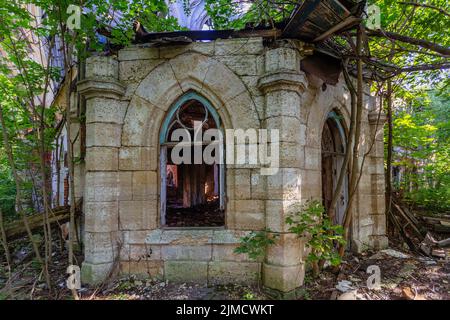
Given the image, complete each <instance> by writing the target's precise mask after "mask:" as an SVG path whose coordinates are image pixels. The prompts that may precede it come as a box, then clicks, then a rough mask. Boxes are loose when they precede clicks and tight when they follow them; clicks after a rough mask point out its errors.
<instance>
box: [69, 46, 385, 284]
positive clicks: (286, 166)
mask: <svg viewBox="0 0 450 320" xmlns="http://www.w3.org/2000/svg"><path fill="white" fill-rule="evenodd" d="M306 56H307V51H306V50H304V49H303V45H302V43H300V42H287V43H284V42H282V43H279V44H278V45H273V44H272V45H271V46H270V47H269V46H267V45H266V44H265V43H264V41H263V39H262V38H243V39H227V40H215V41H210V42H194V43H191V44H185V45H167V46H160V47H152V46H148V45H133V46H130V47H127V48H124V49H122V50H120V51H119V52H118V54H117V55H114V56H94V57H91V58H89V59H88V60H87V61H86V65H85V70H84V72H83V77H82V78H81V79H80V80H79V81H78V85H77V95H74V103H73V105H72V106H71V111H72V115H73V119H74V121H73V124H72V125H73V128H72V129H73V130H72V132H74V135H78V136H79V139H76V144H75V152H76V153H77V154H75V156H81V157H82V158H84V161H82V162H79V163H77V165H76V177H75V187H76V190H75V193H76V196H77V197H79V198H81V197H82V198H83V212H84V215H83V228H82V229H83V240H84V253H85V260H84V262H83V266H82V280H83V281H85V282H88V283H96V282H99V281H102V280H103V279H105V278H106V277H108V276H109V275H110V274H111V273H112V272H117V271H119V272H121V273H123V274H137V275H141V276H146V277H154V278H161V279H168V280H169V281H195V282H202V283H211V284H214V283H229V282H233V283H255V282H256V281H258V279H259V277H261V279H262V282H263V284H264V286H266V287H268V288H271V289H275V290H278V291H281V292H290V291H292V290H294V289H296V288H298V287H299V286H301V285H302V283H303V277H304V273H305V259H306V253H305V240H304V239H300V238H298V237H297V236H296V235H295V234H292V233H290V232H289V227H288V226H287V224H286V222H285V219H286V216H287V214H288V213H289V208H290V207H291V206H292V205H293V204H295V203H299V202H304V201H306V200H310V199H319V200H322V201H323V202H324V204H325V206H326V205H327V202H328V201H329V200H330V194H331V193H332V191H333V187H334V186H335V183H336V176H337V175H338V174H339V165H340V164H342V159H343V154H344V153H345V145H346V135H347V133H348V128H349V121H350V93H349V91H348V90H347V88H346V87H345V81H344V80H343V76H342V75H341V76H340V78H339V82H338V83H337V84H336V85H325V84H324V83H323V81H322V80H320V79H319V78H318V77H316V76H314V75H312V74H308V73H305V72H304V71H302V69H301V67H300V66H301V60H302V59H304V58H305V57H306ZM76 96H78V98H75V97H76ZM375 102H376V101H375V98H374V97H372V96H370V94H368V93H366V94H365V103H364V110H363V120H362V137H361V139H362V141H363V142H362V148H361V157H360V159H361V160H362V159H363V157H362V155H364V154H365V153H366V152H368V151H370V153H369V154H368V156H367V157H366V158H365V165H364V167H363V169H362V176H361V180H360V183H359V186H358V189H357V191H356V197H355V201H354V204H353V207H352V213H353V220H352V227H351V249H352V250H356V251H361V250H365V249H367V248H381V247H385V246H386V245H387V238H386V226H385V224H386V218H385V200H384V168H383V149H384V148H383V125H382V124H383V115H382V114H381V115H380V114H379V112H378V111H379V110H378V109H377V107H376V103H375ZM80 114H84V115H85V117H84V119H85V120H83V121H81V120H80V121H78V122H77V121H75V120H76V119H78V120H79V119H82V117H80ZM194 120H199V121H201V122H202V123H203V124H204V125H205V126H206V127H208V128H217V129H219V130H226V129H233V128H236V129H237V128H239V129H243V130H246V129H250V128H253V129H278V130H279V137H280V142H279V170H278V172H277V173H276V174H274V175H262V174H261V172H260V168H259V166H258V165H257V164H256V165H255V164H248V163H244V164H210V165H201V164H197V165H177V164H174V163H173V162H172V161H171V160H170V159H169V158H170V157H169V154H170V151H171V150H172V148H173V141H171V138H170V137H171V133H172V132H173V129H174V128H176V127H177V126H180V125H181V126H188V125H187V124H189V123H191V122H192V121H194ZM78 131H80V132H81V131H83V132H84V133H83V134H80V132H78ZM373 140H374V141H373ZM372 142H373V143H372ZM225 143H226V141H225ZM372 144H373V145H372ZM225 145H227V144H225ZM236 147H237V146H236ZM343 189H344V191H343V192H342V195H341V197H340V199H339V203H338V206H337V208H336V221H335V222H336V223H342V220H341V219H342V212H343V210H344V209H345V206H346V201H347V200H348V194H347V192H346V190H345V188H343ZM186 217H189V218H186ZM265 229H268V230H270V232H272V233H275V234H277V235H278V237H277V240H276V244H275V245H273V246H270V247H269V248H268V249H267V252H266V255H265V258H264V259H261V260H260V261H259V260H257V261H254V260H252V259H250V258H249V257H248V256H247V255H245V254H236V253H234V249H235V248H236V246H237V245H238V244H239V241H240V238H241V237H243V236H245V235H247V234H248V233H249V232H251V231H257V230H265Z"/></svg>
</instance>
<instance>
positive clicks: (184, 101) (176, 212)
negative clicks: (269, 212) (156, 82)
mask: <svg viewBox="0 0 450 320" xmlns="http://www.w3.org/2000/svg"><path fill="white" fill-rule="evenodd" d="M209 129H218V131H220V130H221V123H220V118H219V116H218V114H217V113H216V111H215V110H214V109H213V108H212V107H211V104H210V103H209V101H208V100H206V99H204V98H203V97H201V96H199V95H197V94H195V93H192V92H191V93H189V94H187V95H185V96H183V97H182V98H181V99H180V100H179V101H178V102H177V103H176V104H175V105H174V106H173V107H172V108H171V110H170V111H169V113H168V115H167V117H166V119H165V121H164V123H163V127H162V130H161V135H160V156H161V161H160V163H161V167H160V174H161V224H162V225H163V226H166V227H220V226H224V225H225V215H224V199H225V195H224V166H223V161H214V162H213V163H211V162H208V161H205V159H204V157H203V154H204V152H205V148H207V146H208V145H209V144H210V143H211V141H204V140H207V139H206V138H205V139H203V135H204V134H205V132H207V130H209ZM180 131H181V132H182V134H183V138H180V135H179V134H178V132H180ZM220 132H221V131H220ZM185 135H188V136H189V137H190V139H188V140H187V141H186V140H185V138H184V137H185ZM180 140H181V141H182V143H183V148H182V150H181V151H180V148H179V146H180ZM211 140H214V138H212V139H211ZM221 147H222V148H223V145H221ZM177 148H178V149H177ZM185 152H186V154H185ZM212 154H213V155H214V156H215V152H212ZM177 156H178V157H182V158H183V159H184V160H183V161H182V163H180V159H177V158H176V157H177ZM222 156H223V153H222V152H220V153H219V155H218V157H222Z"/></svg>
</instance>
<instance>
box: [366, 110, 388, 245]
mask: <svg viewBox="0 0 450 320" xmlns="http://www.w3.org/2000/svg"><path fill="white" fill-rule="evenodd" d="M386 119H387V117H386V115H385V114H384V113H383V112H381V113H380V112H379V110H373V111H371V112H370V113H369V125H370V132H371V136H372V137H374V138H375V141H374V145H373V148H372V152H371V154H370V164H369V165H370V168H371V170H370V173H371V175H370V180H371V186H372V188H371V194H372V195H371V198H372V211H371V218H372V221H373V231H372V235H371V239H370V240H371V244H372V246H373V247H374V248H375V249H384V248H386V247H387V246H388V237H387V235H386V228H387V226H386V203H385V186H386V182H385V172H384V135H383V128H384V124H385V123H386Z"/></svg>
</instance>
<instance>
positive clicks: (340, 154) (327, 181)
mask: <svg viewBox="0 0 450 320" xmlns="http://www.w3.org/2000/svg"><path fill="white" fill-rule="evenodd" d="M345 146H346V136H345V130H344V128H343V126H342V123H341V119H340V116H339V115H338V114H337V113H336V112H334V111H332V112H330V113H329V114H328V118H327V120H326V122H325V125H324V128H323V131H322V200H323V205H324V207H325V210H326V212H328V214H329V216H330V217H331V218H332V219H333V222H334V223H335V224H343V220H344V213H345V209H346V207H347V203H348V174H346V175H345V177H344V184H343V186H342V188H341V194H340V195H339V198H338V201H337V204H336V207H335V208H334V210H333V211H330V205H331V201H332V199H333V194H334V191H335V189H336V186H337V182H338V179H339V174H340V172H341V168H342V165H343V163H344V157H345Z"/></svg>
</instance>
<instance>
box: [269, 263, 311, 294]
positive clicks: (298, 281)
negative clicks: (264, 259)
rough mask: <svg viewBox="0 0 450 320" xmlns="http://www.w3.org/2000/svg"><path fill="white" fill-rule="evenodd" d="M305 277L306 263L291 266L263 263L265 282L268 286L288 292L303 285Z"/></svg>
mask: <svg viewBox="0 0 450 320" xmlns="http://www.w3.org/2000/svg"><path fill="white" fill-rule="evenodd" d="M304 279H305V265H304V264H299V265H295V266H289V267H284V266H275V265H271V264H268V263H264V264H263V284H264V286H265V287H266V288H269V289H275V290H278V291H280V292H283V293H287V292H291V291H293V290H295V289H297V288H299V287H300V286H302V285H303V280H304Z"/></svg>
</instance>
